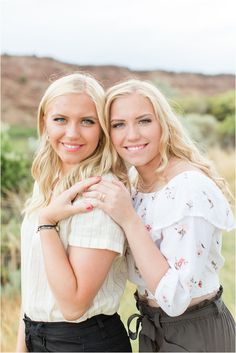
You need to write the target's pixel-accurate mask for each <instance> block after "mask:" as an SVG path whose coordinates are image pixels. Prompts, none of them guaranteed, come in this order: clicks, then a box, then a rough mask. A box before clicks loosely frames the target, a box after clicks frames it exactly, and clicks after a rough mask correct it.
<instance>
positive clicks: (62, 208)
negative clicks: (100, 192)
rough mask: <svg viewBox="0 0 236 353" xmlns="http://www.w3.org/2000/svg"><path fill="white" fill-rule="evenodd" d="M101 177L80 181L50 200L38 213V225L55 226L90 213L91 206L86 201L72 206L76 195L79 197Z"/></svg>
mask: <svg viewBox="0 0 236 353" xmlns="http://www.w3.org/2000/svg"><path fill="white" fill-rule="evenodd" d="M100 180H101V177H91V178H88V179H86V180H83V181H80V182H78V183H76V184H74V185H73V186H72V187H70V188H69V189H68V190H65V191H64V192H62V193H61V194H60V195H59V196H56V197H55V198H52V200H51V201H50V203H49V205H48V206H46V207H44V208H42V209H41V210H40V213H39V223H40V224H42V223H47V224H56V223H57V222H59V221H60V220H62V219H65V218H68V217H70V216H73V215H75V214H78V213H84V212H89V211H92V209H93V205H92V204H91V202H88V201H87V200H82V202H80V203H76V204H74V203H73V202H74V201H75V200H76V198H77V197H78V195H81V194H82V193H83V192H84V191H85V190H87V189H88V188H89V187H90V186H91V185H94V184H96V183H99V182H100Z"/></svg>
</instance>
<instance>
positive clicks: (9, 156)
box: [1, 130, 32, 195]
mask: <svg viewBox="0 0 236 353" xmlns="http://www.w3.org/2000/svg"><path fill="white" fill-rule="evenodd" d="M1 151H2V154H1V193H2V195H6V194H7V193H8V192H11V191H13V192H19V191H21V192H22V191H27V190H28V189H29V187H30V185H31V180H32V179H31V173H30V166H31V160H30V159H29V158H28V157H27V156H26V155H25V154H24V153H22V152H21V153H20V152H18V151H16V150H14V143H13V142H12V141H11V140H10V138H9V134H8V131H7V130H5V131H2V132H1Z"/></svg>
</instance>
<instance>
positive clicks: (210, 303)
mask: <svg viewBox="0 0 236 353" xmlns="http://www.w3.org/2000/svg"><path fill="white" fill-rule="evenodd" d="M222 293H223V288H222V286H220V288H219V291H218V292H217V294H216V296H215V297H213V298H212V299H207V300H204V301H202V302H200V303H198V304H196V305H193V306H191V307H189V308H187V310H186V311H185V312H184V313H183V314H181V315H179V316H175V317H171V316H168V315H167V314H166V313H165V312H164V311H163V310H162V309H161V308H160V307H157V308H156V307H151V306H149V305H148V304H147V303H146V302H143V301H142V300H140V299H139V297H138V293H137V291H136V292H135V293H134V297H135V299H136V305H137V308H138V310H139V311H140V314H133V315H131V316H130V317H129V319H128V322H127V325H128V332H129V337H130V338H131V339H132V340H135V339H136V338H137V335H138V331H139V327H140V324H141V322H143V324H144V323H145V325H143V326H144V327H145V334H146V335H148V336H149V337H150V338H151V339H153V340H154V337H155V329H156V328H161V326H162V325H163V324H168V323H174V322H177V321H183V320H189V319H193V318H198V317H204V316H208V315H209V314H210V313H212V312H216V313H217V312H221V310H222V306H223V301H222V299H221V296H222ZM134 319H137V321H136V329H135V332H132V331H131V330H130V324H131V322H132V321H133V320H134Z"/></svg>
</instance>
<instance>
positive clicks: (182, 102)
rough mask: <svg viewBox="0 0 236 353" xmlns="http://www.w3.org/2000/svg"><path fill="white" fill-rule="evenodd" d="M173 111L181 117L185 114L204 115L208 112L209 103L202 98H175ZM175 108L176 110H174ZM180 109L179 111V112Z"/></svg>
mask: <svg viewBox="0 0 236 353" xmlns="http://www.w3.org/2000/svg"><path fill="white" fill-rule="evenodd" d="M172 107H173V109H174V111H176V112H177V113H180V111H181V114H183V115H186V114H192V113H195V114H201V115H202V114H203V115H204V114H206V113H207V112H208V110H209V102H208V100H207V98H206V97H203V96H189V97H180V98H178V97H177V98H175V104H174V105H172ZM176 107H177V109H176ZM180 109H181V110H180Z"/></svg>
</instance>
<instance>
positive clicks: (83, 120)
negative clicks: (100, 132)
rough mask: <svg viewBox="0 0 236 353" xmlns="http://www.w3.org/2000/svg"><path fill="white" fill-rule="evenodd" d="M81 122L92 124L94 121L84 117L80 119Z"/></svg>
mask: <svg viewBox="0 0 236 353" xmlns="http://www.w3.org/2000/svg"><path fill="white" fill-rule="evenodd" d="M81 124H82V125H94V124H95V122H94V121H93V119H90V118H85V119H82V121H81Z"/></svg>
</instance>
